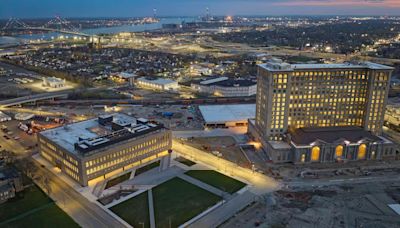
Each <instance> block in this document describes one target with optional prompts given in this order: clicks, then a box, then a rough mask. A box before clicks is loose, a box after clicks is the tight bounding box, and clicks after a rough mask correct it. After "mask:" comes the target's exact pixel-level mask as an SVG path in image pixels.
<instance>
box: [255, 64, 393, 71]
mask: <svg viewBox="0 0 400 228" xmlns="http://www.w3.org/2000/svg"><path fill="white" fill-rule="evenodd" d="M259 66H260V67H262V68H264V69H266V70H269V71H295V70H318V69H371V70H393V69H394V68H393V67H390V66H385V65H381V64H377V63H372V62H359V63H358V62H354V63H351V62H346V63H336V64H288V63H283V62H268V63H264V64H260V65H259Z"/></svg>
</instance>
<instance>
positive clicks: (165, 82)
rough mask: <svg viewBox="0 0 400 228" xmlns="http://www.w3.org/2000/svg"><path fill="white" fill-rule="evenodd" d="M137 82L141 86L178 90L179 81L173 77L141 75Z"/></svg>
mask: <svg viewBox="0 0 400 228" xmlns="http://www.w3.org/2000/svg"><path fill="white" fill-rule="evenodd" d="M136 84H137V85H138V86H140V87H144V88H149V89H155V90H177V89H179V85H178V82H176V81H174V80H171V79H164V78H151V77H141V78H138V79H137V80H136Z"/></svg>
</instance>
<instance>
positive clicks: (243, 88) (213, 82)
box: [190, 77, 257, 97]
mask: <svg viewBox="0 0 400 228" xmlns="http://www.w3.org/2000/svg"><path fill="white" fill-rule="evenodd" d="M190 87H191V88H192V89H193V90H195V91H197V92H199V93H206V94H213V95H215V96H221V97H248V96H253V95H255V94H256V93H257V81H256V80H252V79H229V78H228V77H218V78H211V79H206V80H198V81H193V82H192V83H191V85H190Z"/></svg>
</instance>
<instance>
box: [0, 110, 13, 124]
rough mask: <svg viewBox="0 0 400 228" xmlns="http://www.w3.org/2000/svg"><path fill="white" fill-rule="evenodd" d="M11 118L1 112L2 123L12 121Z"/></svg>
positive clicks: (0, 119)
mask: <svg viewBox="0 0 400 228" xmlns="http://www.w3.org/2000/svg"><path fill="white" fill-rule="evenodd" d="M10 120H11V117H10V116H8V115H7V114H5V113H4V112H2V111H0V122H6V121H10Z"/></svg>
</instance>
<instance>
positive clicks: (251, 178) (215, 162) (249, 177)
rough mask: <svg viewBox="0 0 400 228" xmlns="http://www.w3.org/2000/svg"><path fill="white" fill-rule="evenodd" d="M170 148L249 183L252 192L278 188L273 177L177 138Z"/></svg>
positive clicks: (270, 190) (278, 184)
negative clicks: (191, 145)
mask: <svg viewBox="0 0 400 228" xmlns="http://www.w3.org/2000/svg"><path fill="white" fill-rule="evenodd" d="M172 149H173V150H174V151H175V152H176V153H178V154H181V155H183V156H185V157H187V158H189V159H191V160H194V161H196V162H201V163H203V164H205V165H207V166H210V167H212V168H214V169H216V170H218V171H219V172H221V173H223V174H225V175H227V176H231V177H233V178H237V179H239V180H243V181H244V182H247V183H249V184H250V188H249V190H250V191H251V192H253V193H254V194H257V195H262V194H265V193H268V192H272V191H275V190H277V189H279V188H280V183H278V182H277V181H276V180H274V179H273V178H270V177H267V176H265V175H262V174H260V173H257V172H253V171H251V170H249V169H246V168H243V167H240V166H238V165H236V164H234V163H232V162H230V161H227V160H224V159H220V158H218V157H216V156H214V155H212V154H210V153H206V152H204V151H201V150H199V149H196V148H193V147H190V146H187V145H184V144H183V143H182V142H181V141H179V140H176V139H174V140H173V143H172Z"/></svg>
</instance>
